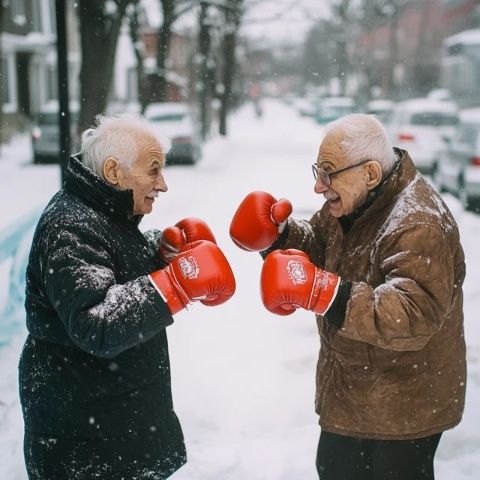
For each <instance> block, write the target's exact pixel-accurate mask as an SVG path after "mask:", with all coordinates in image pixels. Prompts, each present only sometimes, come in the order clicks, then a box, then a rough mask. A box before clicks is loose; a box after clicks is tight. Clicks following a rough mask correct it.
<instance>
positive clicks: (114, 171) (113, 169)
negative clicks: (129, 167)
mask: <svg viewBox="0 0 480 480" xmlns="http://www.w3.org/2000/svg"><path fill="white" fill-rule="evenodd" d="M102 171H103V177H104V178H105V180H106V181H107V182H108V183H110V184H112V185H118V183H119V180H120V179H119V168H118V162H117V159H116V158H114V157H108V158H107V159H106V160H105V161H104V162H103V169H102Z"/></svg>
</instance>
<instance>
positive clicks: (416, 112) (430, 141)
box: [388, 98, 459, 173]
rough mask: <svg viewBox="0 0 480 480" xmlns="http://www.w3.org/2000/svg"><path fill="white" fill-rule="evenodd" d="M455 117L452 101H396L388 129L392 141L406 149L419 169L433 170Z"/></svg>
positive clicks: (418, 99)
mask: <svg viewBox="0 0 480 480" xmlns="http://www.w3.org/2000/svg"><path fill="white" fill-rule="evenodd" d="M458 121H459V118H458V110H457V106H456V105H455V104H454V103H452V102H444V101H438V100H432V99H429V98H416V99H411V100H406V101H404V102H400V103H397V104H396V106H395V109H394V111H393V115H392V120H391V122H390V125H389V126H388V130H389V132H390V136H391V139H392V143H393V145H394V146H396V147H399V148H403V149H405V150H407V151H408V153H409V154H410V156H411V157H412V160H413V163H414V164H415V166H416V167H417V169H418V170H420V171H422V172H424V173H432V171H433V167H434V165H435V164H436V162H437V160H438V158H439V156H440V154H441V152H442V151H443V150H444V149H445V147H446V143H445V142H446V141H448V140H449V139H450V138H451V137H452V136H453V134H454V133H455V128H456V126H457V124H458Z"/></svg>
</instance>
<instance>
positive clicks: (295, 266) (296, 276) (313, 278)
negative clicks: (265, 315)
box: [260, 249, 340, 315]
mask: <svg viewBox="0 0 480 480" xmlns="http://www.w3.org/2000/svg"><path fill="white" fill-rule="evenodd" d="M339 285H340V277H339V276H337V275H335V274H333V273H330V272H326V271H325V270H322V269H320V268H317V267H316V266H315V265H314V264H313V263H312V262H311V261H310V259H309V258H308V255H307V254H306V253H304V252H301V251H300V250H294V249H290V250H274V251H273V252H271V253H269V254H268V255H267V257H266V258H265V261H264V263H263V267H262V273H261V276H260V289H261V296H262V301H263V304H264V305H265V308H266V309H267V310H269V311H270V312H272V313H276V314H277V315H290V314H291V313H293V312H294V311H295V310H296V309H297V308H299V307H300V308H304V309H305V310H310V311H312V312H315V313H316V314H318V315H325V313H326V312H327V310H328V309H329V308H330V306H331V305H332V303H333V301H334V300H335V296H336V295H337V291H338V287H339Z"/></svg>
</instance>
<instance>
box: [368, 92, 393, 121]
mask: <svg viewBox="0 0 480 480" xmlns="http://www.w3.org/2000/svg"><path fill="white" fill-rule="evenodd" d="M394 105H395V103H394V102H393V101H392V100H388V99H386V98H382V99H380V98H378V99H376V100H371V101H370V102H368V103H367V105H366V108H365V112H366V113H369V114H371V115H375V116H376V117H377V118H378V120H380V122H382V123H383V125H385V126H387V125H388V124H389V123H390V120H391V118H392V114H393V108H394Z"/></svg>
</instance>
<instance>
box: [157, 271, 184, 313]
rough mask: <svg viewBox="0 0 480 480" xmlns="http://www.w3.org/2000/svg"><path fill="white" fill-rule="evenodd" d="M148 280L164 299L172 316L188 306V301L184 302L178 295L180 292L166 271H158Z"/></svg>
mask: <svg viewBox="0 0 480 480" xmlns="http://www.w3.org/2000/svg"><path fill="white" fill-rule="evenodd" d="M148 279H149V280H150V283H151V284H152V285H153V287H154V288H155V290H156V291H157V292H158V293H159V294H160V296H161V297H162V298H163V300H164V302H165V303H166V304H167V306H168V308H169V310H170V312H171V313H172V315H175V314H176V313H178V312H180V311H181V310H183V309H184V308H185V307H186V306H187V304H188V299H187V300H186V301H185V302H183V301H182V299H181V295H179V294H178V293H179V292H178V291H177V289H176V288H175V285H174V284H173V283H172V280H171V279H170V276H169V275H168V274H167V273H166V272H165V270H157V271H155V272H153V273H151V274H150V275H149V276H148Z"/></svg>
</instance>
